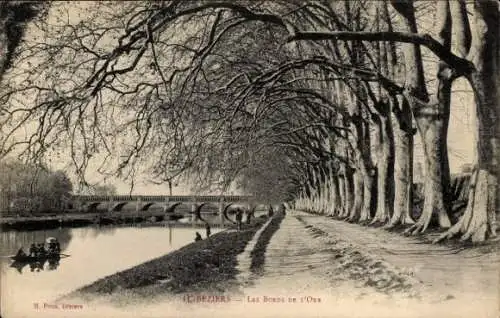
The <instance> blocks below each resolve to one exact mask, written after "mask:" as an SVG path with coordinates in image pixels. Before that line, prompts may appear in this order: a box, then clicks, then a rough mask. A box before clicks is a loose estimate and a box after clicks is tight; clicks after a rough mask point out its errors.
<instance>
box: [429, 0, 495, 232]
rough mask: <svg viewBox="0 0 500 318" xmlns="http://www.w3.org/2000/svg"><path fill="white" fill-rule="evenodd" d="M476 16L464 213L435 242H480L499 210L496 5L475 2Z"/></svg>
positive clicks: (491, 1)
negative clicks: (472, 126) (471, 144)
mask: <svg viewBox="0 0 500 318" xmlns="http://www.w3.org/2000/svg"><path fill="white" fill-rule="evenodd" d="M474 17H475V19H476V21H475V22H476V23H475V24H474V25H475V30H474V32H473V34H474V36H473V45H472V51H471V53H470V55H469V56H470V59H471V60H472V62H473V63H474V65H475V67H476V71H475V72H474V73H473V74H471V75H470V76H468V80H469V82H470V84H471V86H472V89H473V90H474V96H475V104H476V112H475V114H476V127H477V132H476V136H475V137H476V142H475V150H476V164H475V169H474V172H473V175H472V177H471V178H472V179H471V182H470V190H469V200H468V203H467V208H466V210H465V214H464V215H463V216H462V218H461V219H460V220H459V222H458V223H457V224H455V225H454V226H453V227H451V228H450V229H449V230H448V231H447V232H445V233H444V234H443V235H441V236H440V237H439V238H438V239H436V242H437V241H440V240H441V239H444V238H450V237H452V236H454V235H456V234H463V235H462V237H461V240H469V239H470V240H471V241H472V242H481V241H484V240H486V239H487V238H488V237H493V236H496V217H497V214H498V211H499V199H500V187H499V184H498V178H499V168H500V165H499V163H498V160H499V158H500V140H499V138H500V137H499V136H500V129H499V120H500V109H499V108H500V102H499V98H500V96H499V91H498V90H499V88H498V84H499V80H498V76H499V74H498V72H499V71H500V68H499V65H498V57H499V56H498V55H499V54H500V53H499V52H498V49H499V47H498V46H499V43H498V42H499V40H498V37H499V36H500V34H499V33H500V31H499V18H500V13H499V5H498V2H497V1H494V0H485V1H476V2H475V4H474Z"/></svg>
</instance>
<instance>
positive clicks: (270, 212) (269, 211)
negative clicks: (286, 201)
mask: <svg viewBox="0 0 500 318" xmlns="http://www.w3.org/2000/svg"><path fill="white" fill-rule="evenodd" d="M273 215H274V210H273V206H272V205H269V209H268V210H267V216H268V217H272V216H273Z"/></svg>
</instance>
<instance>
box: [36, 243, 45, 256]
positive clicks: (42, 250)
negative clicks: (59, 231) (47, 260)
mask: <svg viewBox="0 0 500 318" xmlns="http://www.w3.org/2000/svg"><path fill="white" fill-rule="evenodd" d="M45 255H47V251H46V250H45V247H43V243H40V244H38V256H40V257H44V256H45Z"/></svg>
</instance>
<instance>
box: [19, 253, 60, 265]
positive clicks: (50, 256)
mask: <svg viewBox="0 0 500 318" xmlns="http://www.w3.org/2000/svg"><path fill="white" fill-rule="evenodd" d="M61 256H65V255H64V254H59V253H57V254H47V255H43V256H29V255H14V256H10V259H11V260H13V261H15V262H22V263H32V262H42V261H43V262H45V261H46V260H49V261H50V260H59V259H61Z"/></svg>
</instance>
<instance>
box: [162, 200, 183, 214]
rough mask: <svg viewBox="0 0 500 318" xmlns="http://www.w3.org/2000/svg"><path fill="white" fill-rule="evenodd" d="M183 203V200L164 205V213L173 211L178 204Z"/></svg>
mask: <svg viewBox="0 0 500 318" xmlns="http://www.w3.org/2000/svg"><path fill="white" fill-rule="evenodd" d="M183 203H184V202H176V203H174V204H172V205H170V206H166V207H165V213H175V209H176V208H177V207H178V206H179V205H181V204H183Z"/></svg>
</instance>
